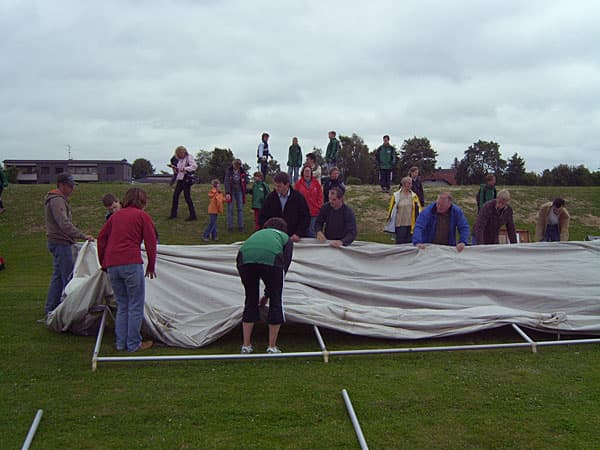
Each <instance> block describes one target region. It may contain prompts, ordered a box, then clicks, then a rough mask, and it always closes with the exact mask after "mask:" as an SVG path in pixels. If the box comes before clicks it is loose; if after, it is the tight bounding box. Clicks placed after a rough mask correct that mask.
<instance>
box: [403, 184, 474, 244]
mask: <svg viewBox="0 0 600 450" xmlns="http://www.w3.org/2000/svg"><path fill="white" fill-rule="evenodd" d="M456 233H458V234H459V239H458V243H457V242H456ZM468 240H469V222H467V218H466V217H465V214H464V213H463V211H462V209H460V208H459V207H458V206H457V205H453V204H452V196H451V195H450V192H442V193H440V194H439V195H438V198H437V200H436V201H435V203H432V204H431V205H429V206H428V207H427V208H425V209H424V210H423V212H421V213H420V214H419V217H417V221H416V222H415V229H414V232H413V238H412V242H413V245H415V246H417V247H419V248H420V249H424V248H425V247H426V246H425V244H438V245H451V246H456V251H457V252H459V253H460V252H462V251H463V250H464V248H465V246H466V245H467V242H468Z"/></svg>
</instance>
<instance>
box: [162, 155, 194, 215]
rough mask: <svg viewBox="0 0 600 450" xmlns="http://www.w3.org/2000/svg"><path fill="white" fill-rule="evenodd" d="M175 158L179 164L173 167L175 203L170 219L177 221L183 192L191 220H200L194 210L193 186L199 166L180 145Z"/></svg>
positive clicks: (173, 202)
mask: <svg viewBox="0 0 600 450" xmlns="http://www.w3.org/2000/svg"><path fill="white" fill-rule="evenodd" d="M175 157H176V158H177V164H174V165H173V171H174V172H175V173H174V176H175V183H176V184H175V190H174V191H173V201H172V203H171V215H170V216H169V217H168V218H169V219H175V218H176V217H177V209H178V207H179V196H180V195H181V191H183V197H184V198H185V202H186V203H187V205H188V209H189V211H190V215H189V216H188V218H187V219H185V220H187V221H189V220H198V218H197V217H196V209H195V208H194V202H193V201H192V193H191V192H192V184H194V173H195V172H196V169H197V167H198V166H197V164H196V161H195V160H194V158H193V157H192V155H190V154H189V153H188V151H187V149H186V148H185V147H184V146H183V145H180V146H179V147H177V148H176V149H175Z"/></svg>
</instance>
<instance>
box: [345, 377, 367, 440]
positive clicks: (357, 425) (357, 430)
mask: <svg viewBox="0 0 600 450" xmlns="http://www.w3.org/2000/svg"><path fill="white" fill-rule="evenodd" d="M342 397H344V403H345V404H346V409H347V410H348V415H349V416H350V420H351V421H352V426H353V427H354V432H355V433H356V437H357V439H358V443H359V444H360V448H361V449H363V450H368V448H369V447H368V446H367V441H365V437H364V435H363V432H362V430H361V428H360V423H358V418H357V417H356V414H355V413H354V408H353V407H352V402H351V401H350V396H349V395H348V392H347V391H346V389H342Z"/></svg>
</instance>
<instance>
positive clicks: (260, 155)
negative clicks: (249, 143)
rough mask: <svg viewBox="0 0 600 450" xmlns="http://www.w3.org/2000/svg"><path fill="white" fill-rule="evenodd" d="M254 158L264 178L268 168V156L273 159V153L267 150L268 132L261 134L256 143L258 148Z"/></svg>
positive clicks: (264, 178)
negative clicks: (258, 141) (258, 142)
mask: <svg viewBox="0 0 600 450" xmlns="http://www.w3.org/2000/svg"><path fill="white" fill-rule="evenodd" d="M256 158H257V160H258V163H259V164H260V171H261V172H262V175H263V180H266V179H267V172H268V169H269V158H271V159H273V155H272V154H271V152H270V151H269V133H263V134H262V136H261V138H260V144H258V149H257V150H256Z"/></svg>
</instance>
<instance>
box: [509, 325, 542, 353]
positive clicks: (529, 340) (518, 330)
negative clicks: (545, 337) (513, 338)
mask: <svg viewBox="0 0 600 450" xmlns="http://www.w3.org/2000/svg"><path fill="white" fill-rule="evenodd" d="M511 325H512V327H513V328H514V329H515V330H516V331H517V333H519V334H520V335H521V337H522V338H523V339H525V340H526V341H527V342H529V343H530V344H531V351H532V352H533V353H537V347H536V342H535V341H534V340H533V339H531V338H530V337H529V336H528V335H527V333H525V332H524V331H523V330H521V328H519V326H518V325H517V324H516V323H511Z"/></svg>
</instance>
